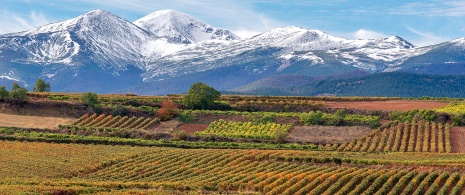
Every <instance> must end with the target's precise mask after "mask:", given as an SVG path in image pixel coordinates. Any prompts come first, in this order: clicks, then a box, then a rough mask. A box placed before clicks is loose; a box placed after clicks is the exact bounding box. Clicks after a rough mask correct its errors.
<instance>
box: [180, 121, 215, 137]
mask: <svg viewBox="0 0 465 195" xmlns="http://www.w3.org/2000/svg"><path fill="white" fill-rule="evenodd" d="M207 127H208V124H194V123H184V124H182V125H179V126H178V127H177V128H176V129H177V130H184V131H185V132H186V133H187V134H189V135H193V134H194V133H195V132H197V131H204V130H205V129H207Z"/></svg>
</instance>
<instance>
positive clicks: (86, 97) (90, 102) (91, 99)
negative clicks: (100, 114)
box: [79, 92, 99, 107]
mask: <svg viewBox="0 0 465 195" xmlns="http://www.w3.org/2000/svg"><path fill="white" fill-rule="evenodd" d="M79 100H81V102H82V103H83V104H85V105H87V106H89V107H95V105H97V104H98V103H99V101H98V96H97V94H95V93H92V92H87V93H83V94H82V95H81V97H79Z"/></svg>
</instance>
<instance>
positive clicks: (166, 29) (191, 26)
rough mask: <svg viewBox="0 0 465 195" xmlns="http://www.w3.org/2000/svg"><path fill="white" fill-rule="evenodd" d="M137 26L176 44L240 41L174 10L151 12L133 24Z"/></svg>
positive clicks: (230, 33)
mask: <svg viewBox="0 0 465 195" xmlns="http://www.w3.org/2000/svg"><path fill="white" fill-rule="evenodd" d="M134 24H136V25H137V26H139V27H140V28H142V29H145V30H147V31H148V32H150V33H152V34H154V35H155V36H157V37H164V38H167V39H169V40H172V41H175V42H178V43H185V44H190V43H198V42H202V41H207V40H213V39H214V40H237V39H240V38H239V37H238V36H236V35H235V34H234V33H232V32H230V31H229V30H224V29H218V28H214V27H211V26H210V25H208V24H205V23H203V22H202V21H200V20H197V19H195V18H193V17H191V16H189V15H187V14H184V13H181V12H178V11H175V10H161V11H156V12H153V13H151V14H149V15H147V16H145V17H143V18H141V19H138V20H136V21H135V22H134Z"/></svg>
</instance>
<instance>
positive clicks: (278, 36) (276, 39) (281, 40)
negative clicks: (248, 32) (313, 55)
mask: <svg viewBox="0 0 465 195" xmlns="http://www.w3.org/2000/svg"><path fill="white" fill-rule="evenodd" d="M249 41H251V42H254V43H256V44H261V45H272V46H275V47H284V48H290V49H292V50H294V51H299V50H300V51H305V50H327V49H339V48H345V47H346V45H347V44H350V43H351V42H350V41H349V40H347V39H344V38H339V37H335V36H332V35H329V34H327V33H325V32H322V31H320V30H307V29H303V28H299V27H295V26H287V27H282V28H276V29H273V30H270V31H268V32H265V33H262V34H259V35H256V36H254V37H252V38H250V39H249Z"/></svg>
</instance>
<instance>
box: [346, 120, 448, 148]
mask: <svg viewBox="0 0 465 195" xmlns="http://www.w3.org/2000/svg"><path fill="white" fill-rule="evenodd" d="M337 149H338V150H339V151H353V152H433V153H450V152H452V148H451V143H450V126H449V124H445V125H444V124H442V123H434V122H425V121H421V122H414V123H399V124H397V125H392V126H390V127H388V128H385V129H383V130H382V131H379V130H376V131H373V132H372V133H371V134H369V135H367V136H365V137H363V138H359V139H355V140H353V141H352V142H350V143H348V144H343V145H341V146H339V147H338V148H337Z"/></svg>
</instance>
